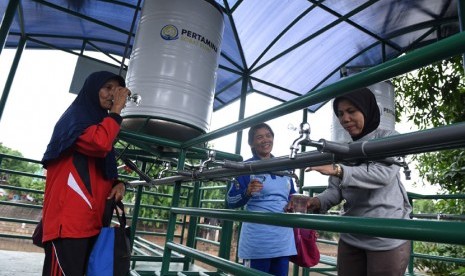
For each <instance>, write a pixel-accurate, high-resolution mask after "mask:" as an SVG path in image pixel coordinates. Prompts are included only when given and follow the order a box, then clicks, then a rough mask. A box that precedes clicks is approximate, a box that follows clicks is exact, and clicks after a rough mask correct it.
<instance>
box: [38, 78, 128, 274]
mask: <svg viewBox="0 0 465 276" xmlns="http://www.w3.org/2000/svg"><path fill="white" fill-rule="evenodd" d="M130 93H131V92H130V91H129V89H127V88H126V85H125V82H124V79H123V78H122V77H120V76H118V75H116V74H113V73H110V72H106V71H101V72H95V73H92V74H91V75H89V76H88V77H87V79H86V81H85V83H84V85H83V87H82V89H81V91H80V92H79V94H78V96H77V97H76V99H75V100H74V101H73V103H71V105H70V106H69V107H68V109H67V110H66V111H65V113H64V114H63V115H62V116H61V118H60V119H59V120H58V122H57V123H56V125H55V128H54V130H53V134H52V137H51V139H50V143H49V144H48V146H47V150H46V152H45V154H44V157H43V159H42V164H43V166H44V168H46V169H47V178H46V185H45V195H44V206H43V238H42V241H43V243H44V246H45V261H44V267H43V272H42V273H43V275H44V276H45V275H47V276H55V275H66V276H71V275H79V276H82V275H84V274H85V271H86V267H87V261H88V259H89V255H90V252H91V249H92V246H93V244H94V242H95V240H96V237H97V235H98V234H99V232H100V229H101V228H102V216H103V211H104V208H105V202H106V200H107V199H110V198H113V197H114V198H115V200H117V201H119V200H121V199H122V198H123V196H124V192H125V187H124V183H123V182H122V181H118V173H117V165H116V158H115V152H114V148H113V143H114V141H115V139H116V137H117V135H118V132H119V130H120V124H121V121H122V118H121V116H120V113H121V110H122V109H123V108H124V106H125V104H126V99H127V97H128V95H130Z"/></svg>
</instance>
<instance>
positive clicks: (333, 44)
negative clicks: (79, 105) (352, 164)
mask: <svg viewBox="0 0 465 276" xmlns="http://www.w3.org/2000/svg"><path fill="white" fill-rule="evenodd" d="M152 1H174V0H152ZM176 1H208V2H210V3H212V4H214V5H218V8H220V9H221V10H222V11H223V15H224V23H225V28H224V34H223V39H222V44H221V57H220V60H219V68H218V73H217V83H216V95H215V101H214V110H218V109H221V108H222V107H224V106H226V105H228V104H230V103H232V102H234V101H237V100H238V99H239V98H240V96H241V94H242V93H253V92H257V93H260V94H263V95H266V96H269V97H271V98H274V99H277V100H280V101H283V102H285V101H289V100H292V99H295V98H296V97H299V96H301V95H305V94H307V93H312V91H314V90H315V89H317V88H320V87H322V86H325V85H328V84H331V83H333V82H336V81H338V80H339V79H340V78H341V77H342V74H341V72H346V71H347V72H352V71H354V70H351V69H350V68H358V69H357V70H360V68H369V67H372V66H376V65H379V64H381V63H383V62H385V61H388V60H390V59H394V58H396V57H398V56H400V55H402V54H403V53H405V52H406V51H410V50H413V49H416V48H419V47H423V46H425V45H427V44H429V43H431V42H435V41H437V40H440V39H443V38H446V37H448V36H451V35H453V34H456V33H457V32H459V31H460V28H459V16H458V13H459V12H458V3H457V0H408V1H406V0H351V1H341V0H287V1H283V0H242V1H238V0H234V1H228V0H216V1H213V0H176ZM15 3H18V5H14V4H15ZM142 4H143V0H105V1H91V0H86V1H85V0H82V1H80V0H41V1H38V0H11V1H0V13H1V15H2V17H3V20H2V26H1V28H2V29H1V31H2V33H7V36H6V38H5V41H2V42H4V45H5V47H11V48H14V47H17V45H18V43H19V41H20V37H21V36H23V37H26V38H27V44H26V48H56V49H64V50H68V51H71V50H72V51H76V52H78V53H80V54H82V55H89V54H87V53H86V51H87V52H88V51H100V52H103V53H105V54H107V55H108V56H115V57H117V59H116V60H115V62H116V63H117V62H120V63H123V62H124V64H125V65H124V66H126V64H127V60H128V59H129V58H130V56H131V50H132V43H133V40H134V37H135V32H136V31H137V26H138V24H139V19H140V13H141V7H142ZM9 5H10V9H8V10H13V12H9V13H7V7H8V6H9ZM10 23H11V24H10ZM123 56H124V58H123ZM118 58H119V59H118ZM346 69H347V70H346ZM354 72H355V71H354ZM244 83H245V84H246V85H244ZM243 89H244V91H242V90H243ZM319 106H320V105H319V104H317V105H314V106H311V107H309V110H310V111H315V110H316V109H318V108H319Z"/></svg>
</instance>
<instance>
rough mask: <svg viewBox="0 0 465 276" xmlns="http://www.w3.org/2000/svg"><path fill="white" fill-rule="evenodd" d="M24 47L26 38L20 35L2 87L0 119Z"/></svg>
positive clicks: (0, 118)
mask: <svg viewBox="0 0 465 276" xmlns="http://www.w3.org/2000/svg"><path fill="white" fill-rule="evenodd" d="M25 47H26V39H25V38H24V37H21V38H20V40H19V43H18V48H17V49H16V54H15V57H14V59H13V63H12V64H11V69H10V73H9V74H8V78H7V80H6V83H5V88H4V89H3V94H2V98H0V121H1V120H2V115H3V111H4V110H5V105H6V101H7V100H8V96H9V94H10V89H11V85H12V84H13V79H14V77H15V74H16V69H18V64H19V60H20V59H21V55H22V54H23V50H24V48H25Z"/></svg>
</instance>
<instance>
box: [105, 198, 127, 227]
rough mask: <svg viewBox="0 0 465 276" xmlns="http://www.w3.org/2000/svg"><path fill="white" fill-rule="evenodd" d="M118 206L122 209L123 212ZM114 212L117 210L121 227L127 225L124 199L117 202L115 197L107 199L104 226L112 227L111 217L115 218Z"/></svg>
mask: <svg viewBox="0 0 465 276" xmlns="http://www.w3.org/2000/svg"><path fill="white" fill-rule="evenodd" d="M118 208H119V209H120V210H121V214H120V212H119V210H118ZM113 212H116V216H117V217H118V222H119V224H120V227H126V214H125V212H124V204H123V202H122V201H118V202H115V199H114V198H110V199H107V201H106V203H105V211H104V213H103V217H102V225H103V227H110V225H111V219H112V218H113Z"/></svg>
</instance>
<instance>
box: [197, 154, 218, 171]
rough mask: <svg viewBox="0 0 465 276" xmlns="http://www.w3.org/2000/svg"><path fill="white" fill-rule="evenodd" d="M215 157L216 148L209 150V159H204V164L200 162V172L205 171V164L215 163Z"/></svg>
mask: <svg viewBox="0 0 465 276" xmlns="http://www.w3.org/2000/svg"><path fill="white" fill-rule="evenodd" d="M215 157H216V151H214V150H209V151H208V159H207V160H205V161H203V162H202V164H200V168H199V172H202V171H203V168H205V166H206V165H207V164H208V163H214V162H215Z"/></svg>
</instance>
